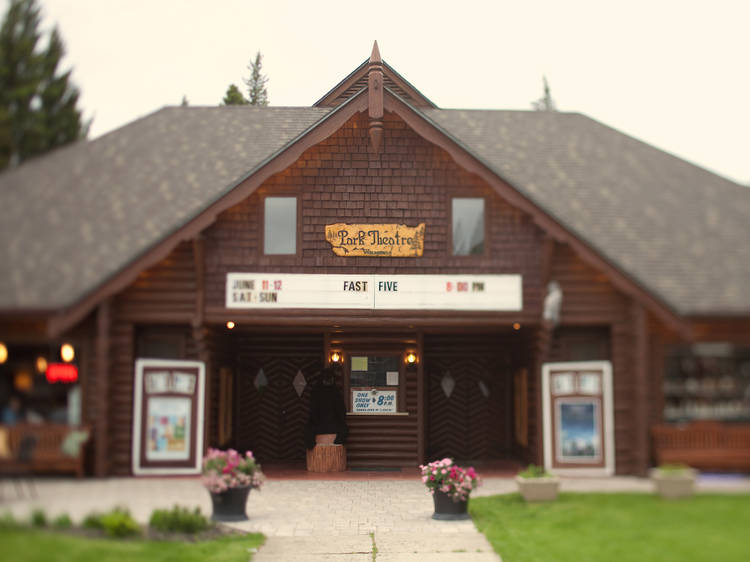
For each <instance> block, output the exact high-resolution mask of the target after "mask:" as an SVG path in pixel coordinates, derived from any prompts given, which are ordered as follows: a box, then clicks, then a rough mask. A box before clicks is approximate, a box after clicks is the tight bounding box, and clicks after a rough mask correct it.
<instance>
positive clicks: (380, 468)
mask: <svg viewBox="0 0 750 562" xmlns="http://www.w3.org/2000/svg"><path fill="white" fill-rule="evenodd" d="M349 470H351V471H352V472H401V467H400V466H352V467H350V468H349Z"/></svg>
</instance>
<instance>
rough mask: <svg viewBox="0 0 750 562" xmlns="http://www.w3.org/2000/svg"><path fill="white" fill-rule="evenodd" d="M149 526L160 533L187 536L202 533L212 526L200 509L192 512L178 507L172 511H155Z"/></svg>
mask: <svg viewBox="0 0 750 562" xmlns="http://www.w3.org/2000/svg"><path fill="white" fill-rule="evenodd" d="M148 524H149V525H150V526H151V527H152V528H154V529H156V530H158V531H163V532H168V533H187V534H194V533H200V532H201V531H205V530H206V529H208V528H209V527H210V526H211V523H210V521H209V520H208V519H206V517H205V516H204V515H203V514H202V513H201V510H200V508H199V507H196V508H195V509H194V510H192V511H191V510H190V509H188V508H187V507H180V506H178V505H175V506H174V507H173V508H172V509H155V510H154V511H153V512H152V513H151V519H150V520H149V522H148Z"/></svg>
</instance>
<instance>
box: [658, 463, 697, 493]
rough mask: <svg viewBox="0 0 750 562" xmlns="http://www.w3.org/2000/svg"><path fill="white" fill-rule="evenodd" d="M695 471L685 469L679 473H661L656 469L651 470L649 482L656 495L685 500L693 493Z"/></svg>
mask: <svg viewBox="0 0 750 562" xmlns="http://www.w3.org/2000/svg"><path fill="white" fill-rule="evenodd" d="M696 476H697V471H695V470H693V469H692V468H686V469H684V470H679V471H667V472H665V471H662V470H659V469H658V468H654V469H652V470H651V481H652V482H653V483H654V489H655V490H656V493H657V494H659V495H660V496H661V497H662V498H667V499H677V498H687V497H689V496H692V495H693V492H694V491H695V478H696Z"/></svg>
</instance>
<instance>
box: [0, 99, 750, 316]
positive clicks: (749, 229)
mask: <svg viewBox="0 0 750 562" xmlns="http://www.w3.org/2000/svg"><path fill="white" fill-rule="evenodd" d="M335 111H338V109H326V108H252V107H247V106H244V107H242V106H238V107H211V108H201V107H174V108H166V109H162V110H160V111H157V112H155V113H153V114H151V115H149V116H147V117H144V118H142V119H140V120H138V121H135V122H133V123H131V124H130V125H127V126H125V127H123V128H121V129H118V130H116V131H114V132H112V133H109V134H108V135H105V136H103V137H101V138H99V139H97V140H94V141H90V142H82V143H78V144H76V145H74V146H71V147H68V148H65V149H61V150H58V151H55V152H53V153H51V154H49V155H47V156H44V157H41V158H38V159H36V160H33V161H31V162H29V163H27V164H24V165H23V166H21V167H20V168H18V169H16V170H13V171H9V172H5V173H3V174H1V175H0V209H2V210H3V220H2V222H0V239H1V240H2V244H0V263H2V264H3V267H2V270H1V271H0V311H2V310H5V311H12V310H28V309H37V310H58V309H61V308H65V307H68V306H71V305H73V304H75V303H76V302H78V301H79V300H80V299H81V298H83V297H84V296H86V295H87V294H89V293H90V292H91V291H93V290H94V289H95V288H97V287H99V286H100V285H101V284H102V283H104V282H105V281H106V280H107V279H109V278H111V277H112V276H114V275H116V274H117V273H118V271H120V270H122V269H123V268H124V267H126V266H127V265H128V264H130V263H131V262H133V261H134V260H135V259H136V258H137V257H138V256H140V255H142V254H143V253H144V252H145V251H147V250H148V249H149V248H151V247H153V246H154V245H156V244H158V243H159V242H160V241H162V240H163V239H165V238H166V237H167V236H168V235H170V234H171V233H173V232H175V231H177V230H179V229H180V227H181V226H183V225H184V224H186V223H187V222H188V221H189V220H190V219H191V218H193V217H195V216H196V215H198V214H199V213H200V212H201V211H202V210H204V209H205V208H206V207H208V206H209V205H211V204H212V203H214V202H215V201H217V200H218V199H220V198H221V197H222V196H223V195H225V194H226V193H228V192H229V191H230V190H231V189H232V188H233V187H234V186H236V185H237V184H238V182H240V181H241V180H242V179H243V178H245V177H247V176H248V175H250V174H252V173H253V172H254V170H256V169H258V167H259V166H261V165H262V164H263V163H264V162H266V161H268V160H269V159H270V158H272V157H274V155H276V154H279V153H281V152H282V151H283V150H284V149H285V147H287V146H289V145H290V144H291V143H292V142H294V141H295V140H296V139H298V138H300V137H301V136H304V135H305V133H306V131H308V130H310V129H311V128H314V127H315V126H316V125H317V124H319V123H320V122H321V121H322V120H324V119H326V118H327V117H328V116H329V115H330V114H331V113H332V112H335ZM414 111H415V112H417V113H419V114H420V115H421V116H423V117H424V118H425V119H427V120H428V121H430V122H431V123H432V124H433V125H434V126H435V127H436V128H437V129H438V130H439V131H441V132H443V133H444V134H446V135H448V136H450V137H452V138H453V139H454V140H455V141H457V142H458V143H459V144H460V145H461V146H463V147H464V148H465V149H466V150H467V151H468V152H469V153H470V154H472V155H473V156H474V157H476V158H477V159H479V160H481V161H482V162H483V163H484V164H485V165H486V166H487V167H488V168H490V169H491V170H493V171H494V172H495V173H496V174H497V175H498V176H500V177H501V178H502V179H503V180H505V181H506V182H508V183H509V184H511V185H512V186H513V187H514V188H515V189H517V190H518V191H519V192H520V193H522V194H523V195H524V196H526V197H527V198H529V199H530V200H531V201H533V202H534V203H535V204H536V205H538V206H539V207H540V208H541V209H542V210H543V211H544V212H546V213H547V214H549V215H551V216H552V217H554V218H555V219H556V220H557V221H558V222H559V223H560V224H562V225H563V226H564V227H566V228H567V229H569V230H570V231H571V232H573V233H574V234H575V235H576V236H578V237H580V238H581V239H582V240H585V241H586V243H587V244H589V245H590V246H591V247H592V248H594V249H595V250H596V251H597V252H598V253H599V254H600V255H601V256H602V257H603V258H604V259H605V260H607V261H608V262H610V263H611V264H613V265H614V266H615V267H617V268H619V269H620V270H621V271H623V272H625V274H626V275H628V276H630V277H631V278H632V279H634V280H635V281H636V282H638V283H639V284H640V285H641V286H642V287H644V288H645V289H647V290H648V291H649V292H651V293H652V294H653V295H655V296H657V298H658V299H659V300H661V301H662V302H664V303H665V304H666V305H667V306H668V307H670V308H671V309H672V310H674V311H676V312H678V313H680V314H683V315H692V314H750V291H748V290H747V289H746V287H747V285H748V283H747V280H748V279H750V244H749V242H750V189H748V188H745V187H742V186H740V185H737V184H735V183H732V182H730V181H728V180H726V179H723V178H721V177H719V176H717V175H715V174H712V173H710V172H708V171H706V170H703V169H701V168H699V167H696V166H694V165H692V164H690V163H688V162H685V161H683V160H680V159H678V158H675V157H674V156H671V155H669V154H667V153H665V152H662V151H660V150H658V149H656V148H654V147H652V146H649V145H647V144H645V143H642V142H640V141H637V140H635V139H633V138H631V137H628V136H626V135H623V134H622V133H620V132H618V131H616V130H614V129H612V128H609V127H606V126H604V125H602V124H600V123H598V122H596V121H594V120H592V119H589V118H587V117H585V116H583V115H579V114H575V113H559V112H533V111H469V110H444V109H430V108H414Z"/></svg>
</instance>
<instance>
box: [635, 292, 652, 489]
mask: <svg viewBox="0 0 750 562" xmlns="http://www.w3.org/2000/svg"><path fill="white" fill-rule="evenodd" d="M631 314H632V320H633V340H634V341H633V343H634V345H633V374H632V376H633V472H634V473H635V474H637V475H639V476H645V475H646V474H647V472H648V465H649V377H648V366H649V353H648V351H649V345H648V337H649V336H648V316H647V315H646V311H645V309H644V308H643V305H641V304H640V303H639V302H637V301H635V300H634V301H633V303H632V307H631Z"/></svg>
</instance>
